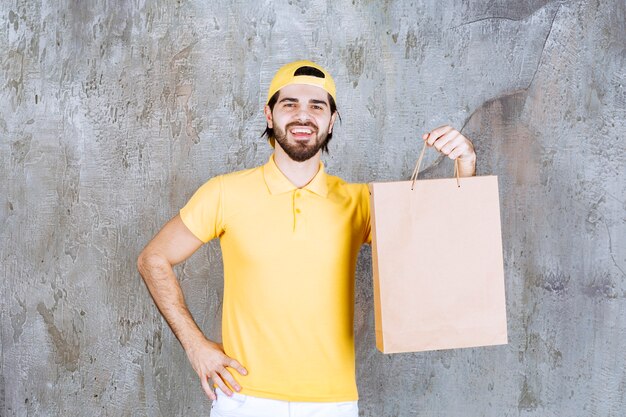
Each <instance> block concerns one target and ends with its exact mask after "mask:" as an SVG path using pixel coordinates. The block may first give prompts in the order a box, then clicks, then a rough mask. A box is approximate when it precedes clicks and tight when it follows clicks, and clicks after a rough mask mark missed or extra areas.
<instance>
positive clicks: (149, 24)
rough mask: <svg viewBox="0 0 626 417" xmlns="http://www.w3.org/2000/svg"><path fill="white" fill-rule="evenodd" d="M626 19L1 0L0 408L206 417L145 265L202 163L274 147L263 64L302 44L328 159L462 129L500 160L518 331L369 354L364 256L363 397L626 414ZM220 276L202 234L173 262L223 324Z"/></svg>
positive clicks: (223, 168)
mask: <svg viewBox="0 0 626 417" xmlns="http://www.w3.org/2000/svg"><path fill="white" fill-rule="evenodd" d="M625 20H626V6H625V3H624V1H623V0H598V1H560V2H559V1H552V2H547V1H542V0H531V1H525V2H520V1H515V0H492V1H487V0H478V1H471V2H470V1H467V0H465V1H462V2H459V1H457V2H452V1H443V2H439V1H430V2H425V1H420V0H416V1H396V2H394V1H385V2H376V1H359V0H356V1H341V0H339V1H330V0H327V1H322V0H310V1H301V0H288V1H285V0H279V1H268V0H266V1H259V2H244V1H224V0H221V1H200V0H198V1H181V0H179V1H174V0H158V1H154V2H144V1H141V0H132V1H131V0H128V1H122V0H118V1H104V2H103V1H100V2H96V1H92V0H88V1H87V0H86V1H72V2H69V1H57V2H52V1H44V2H42V1H17V0H5V1H3V2H2V3H1V5H0V51H1V53H0V273H1V277H2V280H1V282H0V291H1V300H2V309H1V312H0V318H1V323H2V327H1V341H2V343H1V351H0V371H1V376H0V415H2V416H26V415H29V416H75V415H76V416H78V415H84V416H95V415H102V416H192V415H197V416H200V415H205V416H206V415H208V411H209V406H210V403H209V401H208V400H207V399H206V398H205V397H204V394H203V393H202V391H201V389H200V387H199V385H198V382H197V377H196V375H195V374H194V372H193V371H192V369H191V367H190V366H189V365H188V363H187V361H186V356H185V354H184V352H183V351H182V349H181V348H180V346H179V344H178V342H177V340H176V339H175V338H174V337H173V335H172V333H171V332H170V330H169V329H168V328H167V326H166V324H165V323H164V321H163V320H162V319H161V317H160V315H159V313H158V311H157V310H156V308H155V307H154V305H153V303H152V301H151V299H150V297H149V295H148V292H147V290H146V289H145V286H144V284H143V283H142V281H141V279H140V277H139V275H138V273H137V272H136V269H135V259H136V256H137V254H138V253H139V251H140V250H141V248H142V247H143V246H144V245H145V243H146V242H147V241H148V239H149V238H150V237H151V236H152V235H153V234H154V233H155V232H156V231H157V230H158V229H159V227H160V226H161V225H162V224H163V223H164V222H165V221H166V220H167V219H169V218H170V217H171V216H172V215H174V214H175V213H176V211H177V210H178V209H179V208H180V207H181V205H183V204H184V202H185V201H186V199H187V198H188V197H189V196H190V195H191V193H192V192H193V191H194V190H195V188H196V187H198V186H199V185H200V184H201V183H203V182H204V181H205V180H206V179H207V178H209V177H211V176H213V175H216V174H219V173H224V172H229V171H233V170H238V169H242V168H246V167H252V166H255V165H258V164H261V163H264V162H265V161H266V159H267V157H268V155H269V154H270V148H269V146H268V145H267V144H266V143H265V141H264V140H263V139H261V138H260V137H259V136H260V133H261V132H262V130H263V129H264V122H263V117H262V112H261V109H262V104H263V99H264V95H265V91H266V89H267V86H268V83H269V80H270V78H271V75H272V74H273V72H274V71H275V70H276V69H277V68H278V67H279V65H280V64H282V63H285V62H287V61H290V60H293V59H296V58H303V57H307V58H311V59H313V60H317V61H319V62H320V63H322V64H324V65H326V66H327V67H328V68H329V69H330V70H331V72H332V73H333V75H334V76H335V79H336V81H337V83H338V90H339V106H340V110H341V114H342V118H343V122H342V124H341V126H339V127H338V129H336V131H335V138H334V139H333V141H332V142H331V146H330V148H331V152H330V155H329V156H327V157H325V160H326V162H327V166H328V169H329V171H330V172H332V173H334V174H338V175H340V176H342V177H344V178H345V179H347V180H349V181H372V180H396V179H406V178H408V177H409V175H410V171H411V168H412V165H413V163H414V161H415V159H416V157H417V153H418V151H419V141H418V140H417V137H418V136H419V135H421V134H422V133H423V132H425V131H427V130H429V129H432V128H434V127H436V126H438V125H440V124H443V123H450V124H452V125H453V126H456V127H457V128H459V129H460V128H461V127H463V133H464V134H466V135H467V136H468V137H470V138H472V139H473V140H474V143H475V146H476V150H477V153H478V158H479V165H478V171H479V174H497V175H499V177H500V187H501V203H502V225H503V235H504V236H503V238H504V256H505V272H506V290H507V297H508V299H507V304H508V315H509V333H510V343H509V345H508V346H502V347H491V348H478V349H464V350H454V351H441V352H429V353H417V354H398V355H383V354H381V353H379V352H378V351H377V350H376V349H375V346H374V333H373V328H374V321H373V305H372V288H371V266H370V265H371V264H370V262H371V252H370V249H369V248H364V249H363V251H362V256H361V258H360V260H359V264H358V274H357V278H356V279H357V301H356V320H355V329H356V335H357V352H358V383H359V388H360V393H361V401H360V408H361V414H362V415H364V416H376V417H378V416H499V417H501V416H536V417H546V416H559V417H561V416H623V415H624V410H625V409H626V355H625V354H624V345H625V343H626V283H625V282H626V281H625V277H626V273H625V271H626V219H625V212H626V197H625V196H626V181H625V174H624V171H625V169H624V167H625V166H626V152H625V151H626V145H625V140H624V135H625V134H626V125H625V123H626V122H625V119H626V117H625V115H626V90H625V85H626V73H625V68H626V27H625ZM427 165H428V166H429V168H428V169H427V171H426V175H427V176H430V177H439V176H447V175H450V172H451V169H452V165H451V164H450V163H449V161H447V160H444V159H441V158H437V157H436V155H435V154H434V152H433V153H431V154H429V155H428V156H427ZM221 271H222V265H221V260H220V255H219V246H218V245H217V243H216V242H213V243H211V244H209V245H207V246H205V247H204V248H202V249H201V250H200V251H199V252H198V253H197V254H196V255H194V256H193V257H192V258H191V259H190V260H189V261H188V262H186V263H185V264H184V265H183V266H182V267H180V268H177V272H178V274H179V277H180V280H181V283H182V286H183V288H184V290H185V293H186V294H187V297H188V302H189V304H190V306H191V309H192V312H193V313H194V315H195V317H196V318H197V320H198V322H199V323H200V324H201V326H202V328H203V329H204V330H205V331H206V333H207V334H208V335H209V337H212V338H219V337H220V335H219V333H220V332H219V318H220V307H221V301H220V300H221V293H222V282H221V280H222V278H221Z"/></svg>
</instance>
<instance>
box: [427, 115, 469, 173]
mask: <svg viewBox="0 0 626 417" xmlns="http://www.w3.org/2000/svg"><path fill="white" fill-rule="evenodd" d="M422 139H423V140H424V141H426V143H427V144H428V146H432V147H435V149H437V150H438V151H439V152H441V153H442V154H444V155H446V156H447V157H448V158H450V159H452V160H454V159H457V158H458V159H459V175H460V176H461V177H469V176H472V175H475V173H476V152H474V145H472V142H471V141H470V140H469V139H468V138H466V137H465V136H463V135H462V134H461V133H460V132H459V131H458V130H456V129H454V128H453V127H452V126H447V125H446V126H441V127H438V128H437V129H434V130H432V131H431V132H429V133H424V134H423V135H422Z"/></svg>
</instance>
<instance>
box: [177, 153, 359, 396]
mask: <svg viewBox="0 0 626 417" xmlns="http://www.w3.org/2000/svg"><path fill="white" fill-rule="evenodd" d="M180 215H181V218H182V220H183V222H184V223H185V225H186V226H187V227H188V228H189V230H191V232H192V233H193V234H194V235H196V236H197V237H198V238H199V239H200V240H202V241H203V242H207V241H209V240H211V239H213V238H216V237H219V238H220V245H221V248H222V256H223V259H224V302H223V314H222V337H223V343H224V350H225V352H226V354H227V355H228V356H230V357H232V358H235V359H237V360H238V361H239V362H240V363H241V364H242V365H243V366H244V367H246V369H247V370H248V375H246V376H241V375H239V373H237V372H236V371H235V370H231V371H232V372H231V373H232V374H233V376H234V377H235V379H236V380H237V382H239V383H240V384H241V386H242V391H241V393H242V394H246V395H251V396H256V397H264V398H273V399H279V400H286V401H311V402H316V401H354V400H357V399H358V393H357V387H356V381H355V363H354V362H355V360H354V335H353V317H354V272H355V266H356V259H357V255H358V253H359V248H360V247H361V245H362V244H363V243H365V242H368V241H370V240H371V239H370V213H369V191H368V189H367V185H366V184H348V183H346V182H344V181H343V180H341V179H340V178H338V177H335V176H331V175H327V174H326V173H325V172H324V165H323V164H320V169H319V171H318V173H317V174H316V175H315V177H314V178H313V180H311V182H310V183H309V184H308V185H306V186H305V187H303V188H296V187H295V186H294V185H293V184H292V183H291V182H290V181H289V180H288V179H287V178H286V177H285V176H284V175H283V174H282V172H281V171H280V170H279V169H278V167H277V166H276V164H275V162H274V159H273V157H271V158H270V160H269V162H268V163H267V164H265V165H263V166H260V167H257V168H253V169H249V170H245V171H239V172H234V173H231V174H226V175H220V176H217V177H214V178H212V179H210V180H209V181H208V182H206V183H205V184H204V185H203V186H202V187H200V188H199V189H198V191H197V192H196V193H195V194H194V195H193V197H192V198H191V200H189V202H188V203H187V205H185V207H183V208H182V209H181V211H180Z"/></svg>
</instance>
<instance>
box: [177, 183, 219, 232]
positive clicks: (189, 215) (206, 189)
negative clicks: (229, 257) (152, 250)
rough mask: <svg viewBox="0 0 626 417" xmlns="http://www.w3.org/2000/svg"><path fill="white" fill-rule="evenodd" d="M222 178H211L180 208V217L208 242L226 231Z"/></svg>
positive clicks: (188, 226)
mask: <svg viewBox="0 0 626 417" xmlns="http://www.w3.org/2000/svg"><path fill="white" fill-rule="evenodd" d="M222 195H223V193H222V179H221V177H220V176H218V177H214V178H211V179H210V180H208V181H207V182H206V183H204V185H202V186H201V187H200V188H198V190H197V191H196V192H195V193H194V195H193V196H192V197H191V199H190V200H189V201H188V202H187V204H185V206H184V207H183V208H182V209H181V210H180V218H181V219H182V221H183V223H184V224H185V226H187V228H188V229H189V230H190V231H191V233H193V234H194V235H195V236H196V237H197V238H198V239H200V240H201V241H203V242H205V243H206V242H208V241H209V240H211V239H214V238H216V237H218V236H220V235H221V234H222V233H224V224H223V218H224V213H223V201H222V200H223V197H222Z"/></svg>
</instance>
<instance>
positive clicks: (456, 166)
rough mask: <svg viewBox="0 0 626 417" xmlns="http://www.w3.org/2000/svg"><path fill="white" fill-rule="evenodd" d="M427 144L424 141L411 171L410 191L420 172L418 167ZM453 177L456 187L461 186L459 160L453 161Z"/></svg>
mask: <svg viewBox="0 0 626 417" xmlns="http://www.w3.org/2000/svg"><path fill="white" fill-rule="evenodd" d="M427 146H428V143H427V142H426V141H424V146H423V147H422V152H420V156H419V158H417V163H416V164H415V169H414V170H413V174H412V175H411V191H412V190H413V188H414V187H415V181H416V180H417V176H418V175H419V172H420V166H421V165H422V159H424V153H426V147H427ZM454 176H455V177H456V185H457V186H458V187H460V186H461V181H460V179H459V158H456V159H455V160H454Z"/></svg>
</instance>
